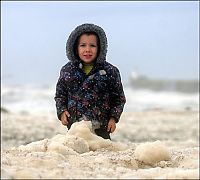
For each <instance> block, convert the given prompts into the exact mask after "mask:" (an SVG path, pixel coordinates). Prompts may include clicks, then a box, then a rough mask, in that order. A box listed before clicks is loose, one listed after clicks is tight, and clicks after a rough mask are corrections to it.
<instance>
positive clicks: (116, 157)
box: [1, 109, 199, 179]
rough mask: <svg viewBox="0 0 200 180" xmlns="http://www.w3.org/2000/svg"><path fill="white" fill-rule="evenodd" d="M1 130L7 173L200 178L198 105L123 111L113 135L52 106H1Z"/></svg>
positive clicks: (4, 174)
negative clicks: (66, 117) (17, 109)
mask: <svg viewBox="0 0 200 180" xmlns="http://www.w3.org/2000/svg"><path fill="white" fill-rule="evenodd" d="M77 128H78V130H77ZM1 130H2V134H1V149H2V151H1V177H2V179H4V178H9V179H12V178H13V179H24V178H28V179H29V178H37V179H38V178H40V179H43V178H48V179H53V178H54V179H55V178H61V179H62V178H65V179H66V178H67V179H68V178H72V179H73V178H78V179H81V178H86V179H94V178H109V179H111V178H113V179H126V178H131V179H161V178H163V179H173V178H177V179H198V178H199V112H198V111H192V110H183V111H166V110H165V111H164V110H161V109H160V110H159V109H154V110H148V111H138V112H124V113H123V114H122V117H121V120H120V122H119V123H118V124H117V129H116V131H115V132H114V133H113V134H112V135H111V138H112V141H110V140H104V139H102V138H101V137H98V136H96V135H94V134H93V133H92V130H91V127H90V124H88V123H85V122H80V123H76V124H74V127H73V128H71V129H70V130H69V131H68V130H67V128H66V127H65V126H63V125H61V123H60V122H59V120H57V119H56V115H55V113H53V112H52V113H45V114H37V113H36V114H29V113H25V112H21V113H6V112H2V113H1ZM77 132H79V133H77Z"/></svg>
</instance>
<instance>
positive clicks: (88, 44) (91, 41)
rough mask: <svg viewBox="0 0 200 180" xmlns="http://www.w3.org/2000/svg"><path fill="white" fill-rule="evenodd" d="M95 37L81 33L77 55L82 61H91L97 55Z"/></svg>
mask: <svg viewBox="0 0 200 180" xmlns="http://www.w3.org/2000/svg"><path fill="white" fill-rule="evenodd" d="M97 50H98V47H97V37H96V36H95V35H93V34H91V35H88V34H83V35H81V36H80V39H79V43H78V55H79V58H80V59H81V60H82V61H83V62H84V63H92V62H93V61H94V60H95V59H96V57H97Z"/></svg>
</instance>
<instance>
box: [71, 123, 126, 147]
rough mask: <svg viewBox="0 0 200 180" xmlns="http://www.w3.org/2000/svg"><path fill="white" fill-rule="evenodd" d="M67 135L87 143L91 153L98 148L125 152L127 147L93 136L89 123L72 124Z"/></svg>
mask: <svg viewBox="0 0 200 180" xmlns="http://www.w3.org/2000/svg"><path fill="white" fill-rule="evenodd" d="M68 134H69V135H74V136H76V137H79V138H82V139H84V140H85V141H86V142H87V143H88V145H89V149H90V150H92V151H95V150H97V149H100V148H107V149H110V150H112V151H118V150H126V149H127V147H128V146H126V145H124V144H121V143H117V142H115V143H114V142H112V141H110V140H109V139H103V138H102V137H100V136H97V135H96V134H94V132H93V129H92V124H91V122H90V121H80V122H76V123H73V124H72V126H71V128H70V130H69V131H68Z"/></svg>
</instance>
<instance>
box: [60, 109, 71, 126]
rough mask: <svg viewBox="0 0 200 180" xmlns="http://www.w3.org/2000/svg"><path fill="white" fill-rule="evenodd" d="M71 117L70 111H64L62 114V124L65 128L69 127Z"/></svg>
mask: <svg viewBox="0 0 200 180" xmlns="http://www.w3.org/2000/svg"><path fill="white" fill-rule="evenodd" d="M69 116H70V114H69V112H68V111H64V112H63V113H62V114H61V117H60V119H61V122H62V124H63V125H64V126H67V125H68V117H69Z"/></svg>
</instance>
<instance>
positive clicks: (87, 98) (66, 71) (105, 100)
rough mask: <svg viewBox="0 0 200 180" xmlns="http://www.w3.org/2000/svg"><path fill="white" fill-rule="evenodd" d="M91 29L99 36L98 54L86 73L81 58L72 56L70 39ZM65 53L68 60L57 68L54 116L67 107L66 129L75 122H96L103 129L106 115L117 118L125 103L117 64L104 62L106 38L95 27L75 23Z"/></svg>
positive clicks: (97, 27)
mask: <svg viewBox="0 0 200 180" xmlns="http://www.w3.org/2000/svg"><path fill="white" fill-rule="evenodd" d="M91 31H92V32H95V33H96V34H97V35H98V36H99V39H100V53H99V56H98V57H97V60H96V62H95V64H94V67H93V69H92V70H91V72H90V73H89V74H88V75H86V74H85V73H84V71H83V69H82V67H83V65H82V63H81V61H80V60H79V59H78V58H77V57H76V56H75V52H74V42H75V41H76V39H77V38H78V37H79V36H80V35H81V34H82V33H84V32H91ZM66 50H67V56H68V59H69V60H70V61H69V62H68V63H67V64H66V65H65V66H63V67H62V69H61V71H60V77H59V79H58V82H57V85H56V94H55V101H56V109H57V116H58V118H59V119H60V115H61V113H62V112H63V111H65V110H67V111H68V112H69V114H70V117H69V118H68V121H69V124H68V128H70V126H71V124H72V123H74V122H76V121H81V120H83V119H84V120H90V121H92V123H93V124H95V123H96V122H98V123H97V124H99V127H100V128H106V127H107V124H108V121H109V119H110V117H114V118H115V121H116V123H117V122H118V121H119V119H120V116H121V113H122V112H123V108H124V105H125V102H126V99H125V95H124V91H123V86H122V83H121V78H120V73H119V70H118V69H117V67H115V66H113V65H112V64H110V63H108V62H106V52H107V39H106V35H105V33H104V31H103V29H101V28H100V27H99V26H96V25H94V24H83V25H80V26H78V27H77V28H76V29H75V30H74V31H73V32H72V33H71V34H70V36H69V39H68V41H67V46H66Z"/></svg>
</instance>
